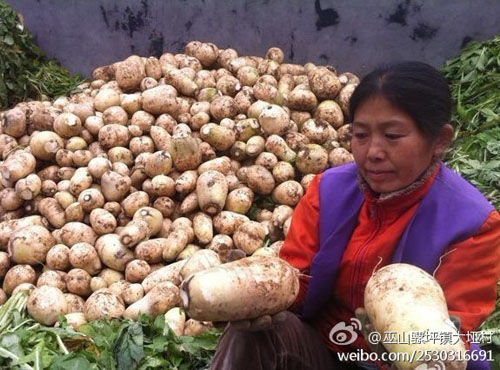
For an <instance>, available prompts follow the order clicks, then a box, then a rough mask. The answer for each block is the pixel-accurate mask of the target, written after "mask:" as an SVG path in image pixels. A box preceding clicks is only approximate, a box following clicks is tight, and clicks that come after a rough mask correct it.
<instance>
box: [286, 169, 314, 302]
mask: <svg viewBox="0 0 500 370" xmlns="http://www.w3.org/2000/svg"><path fill="white" fill-rule="evenodd" d="M320 179H321V174H319V175H317V176H316V177H315V178H314V179H313V180H312V182H311V184H310V185H309V187H308V188H307V191H306V194H305V195H304V196H303V197H302V199H301V200H300V202H299V203H298V204H297V207H295V210H294V212H293V216H292V223H291V225H290V229H289V230H288V234H287V236H286V238H285V242H284V243H283V247H281V250H280V257H281V258H283V259H284V260H286V261H288V262H289V263H290V264H291V265H292V266H294V267H296V268H298V269H299V270H300V272H301V273H302V275H300V290H299V295H298V296H297V299H296V300H295V303H294V304H293V305H292V307H290V310H291V311H295V312H297V311H299V310H300V307H301V305H302V303H303V301H304V299H305V296H306V291H307V286H308V284H309V276H308V275H309V267H310V265H311V262H312V260H313V258H314V255H315V254H316V252H317V250H318V247H319V246H318V242H319V189H318V185H319V181H320Z"/></svg>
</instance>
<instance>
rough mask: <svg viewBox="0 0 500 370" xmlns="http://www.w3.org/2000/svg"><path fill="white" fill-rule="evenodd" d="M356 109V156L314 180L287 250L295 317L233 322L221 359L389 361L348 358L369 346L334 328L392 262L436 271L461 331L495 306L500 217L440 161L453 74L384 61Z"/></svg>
mask: <svg viewBox="0 0 500 370" xmlns="http://www.w3.org/2000/svg"><path fill="white" fill-rule="evenodd" d="M350 115H351V119H352V141H351V146H352V153H353V156H354V160H355V164H348V165H344V166H340V167H336V168H332V169H329V170H327V171H325V172H324V173H323V174H320V175H318V176H316V177H315V179H314V180H313V182H312V183H311V185H310V186H309V188H308V190H307V193H306V194H305V196H304V197H303V198H302V199H301V201H300V203H299V204H298V205H297V207H296V209H295V212H294V215H293V219H292V224H291V228H290V231H289V233H288V235H287V238H286V240H285V243H284V245H283V248H282V250H281V252H280V256H281V257H282V258H284V259H285V260H287V261H289V262H290V263H291V264H292V265H294V266H295V267H297V268H299V269H300V270H301V272H302V274H303V275H302V276H301V286H300V292H299V296H298V297H297V300H296V302H295V303H294V305H293V306H292V307H291V311H292V312H295V313H296V314H297V315H298V316H297V315H294V314H290V313H282V314H280V315H278V316H277V317H275V318H274V320H271V318H269V317H263V318H260V319H258V320H255V321H254V322H252V323H239V324H237V325H236V324H233V325H229V326H228V328H226V331H225V333H224V335H223V336H222V338H221V340H220V343H219V347H218V350H217V353H216V356H215V358H214V362H213V365H212V368H214V369H247V368H248V369H332V368H338V369H349V368H375V369H376V368H383V367H382V366H383V365H382V364H381V363H377V364H376V365H375V364H373V363H372V364H370V363H362V362H360V363H347V362H341V361H339V358H338V354H337V353H338V352H343V353H345V352H353V351H356V350H358V351H359V350H360V349H363V350H365V351H370V347H369V346H368V345H367V342H366V341H365V339H364V337H363V336H362V335H361V333H358V332H354V333H351V334H352V335H351V337H350V338H354V339H355V340H354V339H353V341H352V343H350V342H351V340H347V341H344V342H343V343H341V342H339V341H338V340H336V338H335V335H334V334H335V333H334V331H335V330H333V328H334V327H338V326H336V325H338V324H341V323H346V325H349V324H350V323H351V320H352V319H353V318H355V317H356V309H358V311H357V313H358V316H363V315H362V309H361V310H360V308H362V307H363V295H364V288H365V286H366V283H367V281H368V279H369V278H370V276H371V274H372V272H373V271H374V270H376V269H377V268H380V267H382V266H384V265H387V264H390V263H396V262H406V263H411V264H414V265H416V266H419V267H421V268H423V269H425V270H426V271H428V272H429V273H431V274H434V276H435V278H436V279H437V280H438V282H439V283H440V285H441V287H442V288H443V291H444V293H445V297H446V300H447V303H448V308H449V313H450V315H452V316H457V317H458V318H459V319H460V321H461V327H460V330H461V332H462V333H467V332H470V331H473V330H476V329H477V327H478V326H479V325H480V323H481V322H482V321H483V320H484V319H485V318H486V317H487V316H488V315H489V314H490V313H491V312H492V310H493V309H494V306H495V302H496V286H497V281H498V277H499V270H500V250H499V249H500V215H499V214H498V212H497V211H496V210H495V209H494V207H493V206H491V204H490V203H489V202H488V201H487V200H486V199H485V198H484V197H483V196H482V195H481V194H480V193H479V191H478V190H477V189H475V188H474V187H473V186H471V185H470V184H469V183H467V182H466V181H465V180H464V179H462V178H461V177H460V176H458V175H457V174H455V173H454V172H452V171H451V170H449V169H448V168H447V167H446V166H445V165H444V164H443V163H442V162H441V159H440V158H441V157H442V155H443V152H444V151H445V149H446V148H447V146H448V145H449V143H450V142H451V139H452V137H453V128H452V126H451V125H450V124H449V122H450V115H451V98H450V92H449V87H448V85H447V83H446V80H445V79H444V78H443V77H442V75H441V74H440V73H439V72H438V71H437V70H435V69H434V68H433V67H431V66H429V65H427V64H424V63H419V62H404V63H399V64H395V65H392V66H388V67H384V68H380V69H377V70H375V71H374V72H372V73H370V74H369V75H367V76H366V77H365V78H364V79H363V80H362V81H361V83H360V85H359V86H358V87H357V89H356V90H355V92H354V94H353V96H352V98H351V102H350ZM360 313H361V315H360ZM341 325H342V324H341ZM245 328H246V330H244V329H245ZM260 329H263V330H260ZM332 332H333V333H332ZM346 342H347V344H346ZM474 366H476V367H475V368H484V367H478V366H481V364H478V363H475V364H473V363H471V364H469V367H468V368H469V369H471V368H474ZM486 368H487V367H486Z"/></svg>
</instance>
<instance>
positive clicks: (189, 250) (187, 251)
mask: <svg viewBox="0 0 500 370" xmlns="http://www.w3.org/2000/svg"><path fill="white" fill-rule="evenodd" d="M199 250H201V248H200V247H199V246H197V245H196V244H188V245H186V248H184V250H183V251H182V252H181V253H179V255H178V256H177V258H176V261H180V260H188V259H190V258H191V257H192V256H193V254H195V253H196V252H198V251H199Z"/></svg>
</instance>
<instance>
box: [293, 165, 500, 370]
mask: <svg viewBox="0 0 500 370" xmlns="http://www.w3.org/2000/svg"><path fill="white" fill-rule="evenodd" d="M357 176H358V171H357V167H356V165H355V164H353V163H351V164H347V165H343V166H339V167H334V168H331V169H329V170H327V171H326V172H325V173H324V174H323V176H322V178H321V181H320V183H319V203H320V221H319V222H320V224H319V234H320V235H319V243H320V246H319V251H318V252H317V253H316V255H315V257H314V259H313V261H312V264H311V269H310V274H311V279H310V281H309V287H308V290H307V295H306V299H305V302H304V306H303V311H302V316H303V317H304V318H306V319H307V318H311V317H313V316H314V315H315V314H316V313H318V311H319V310H320V309H321V308H322V307H323V306H324V305H325V304H326V303H327V302H328V300H329V299H330V298H331V297H332V293H333V292H332V291H333V289H332V287H333V286H334V285H335V279H336V276H337V270H338V268H339V265H340V261H341V259H342V255H343V253H344V249H345V247H346V245H347V243H348V242H349V239H350V238H351V235H352V233H353V231H354V228H355V227H356V224H357V221H358V214H359V210H360V208H361V205H362V203H363V201H364V197H363V193H362V191H361V189H360V188H359V186H358V181H357ZM493 210H494V207H493V206H492V205H491V204H490V203H489V202H488V201H487V200H486V199H485V198H484V196H483V195H482V194H481V193H480V192H479V191H478V190H477V189H476V188H475V187H473V186H472V185H470V184H469V183H468V182H467V181H465V180H464V179H463V178H461V177H460V176H459V175H457V174H456V173H455V172H453V171H452V170H450V169H449V168H448V167H446V166H445V165H444V163H443V164H442V165H441V169H440V170H439V173H438V174H437V176H436V178H435V180H434V182H433V184H432V186H431V188H430V190H429V192H428V193H427V195H426V196H425V197H424V199H423V200H422V202H421V203H420V205H419V207H418V209H417V211H416V212H415V215H414V216H413V218H412V219H411V220H410V222H409V224H408V226H407V227H406V229H405V231H404V233H403V235H402V236H401V239H400V241H399V243H398V245H397V247H396V250H395V252H394V255H393V258H392V263H398V262H404V263H409V264H412V265H415V266H418V267H420V268H422V269H423V270H425V271H427V272H428V273H430V274H432V273H433V272H434V269H435V268H436V267H437V265H438V263H439V257H440V256H441V255H442V254H443V253H444V251H445V249H446V248H447V247H448V246H449V245H451V244H454V243H457V242H460V241H463V240H465V239H467V238H469V237H471V236H472V235H474V234H475V233H476V232H477V231H478V230H479V228H480V227H481V225H482V224H483V223H484V222H485V220H486V218H487V217H488V215H489V214H490V213H491V212H492V211H493ZM471 349H473V348H472V345H471ZM476 364H477V363H476ZM470 365H471V364H470ZM470 365H469V366H468V369H472V367H470ZM486 365H487V367H476V366H475V367H474V369H489V365H488V364H487V363H486Z"/></svg>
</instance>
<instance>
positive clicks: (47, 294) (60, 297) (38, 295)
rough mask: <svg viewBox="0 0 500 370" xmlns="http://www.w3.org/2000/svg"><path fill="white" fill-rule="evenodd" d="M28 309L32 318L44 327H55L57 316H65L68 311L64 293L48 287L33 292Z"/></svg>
mask: <svg viewBox="0 0 500 370" xmlns="http://www.w3.org/2000/svg"><path fill="white" fill-rule="evenodd" d="M27 307H28V313H29V314H30V316H31V317H33V318H34V319H35V320H36V321H38V322H39V323H41V324H44V325H54V323H55V322H56V321H57V316H59V315H65V314H66V312H67V310H68V305H67V303H66V299H65V298H64V294H63V292H61V291H60V290H59V289H57V288H54V287H51V286H47V285H44V286H42V287H40V288H36V289H35V290H33V291H32V292H31V294H30V296H29V298H28V306H27Z"/></svg>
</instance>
